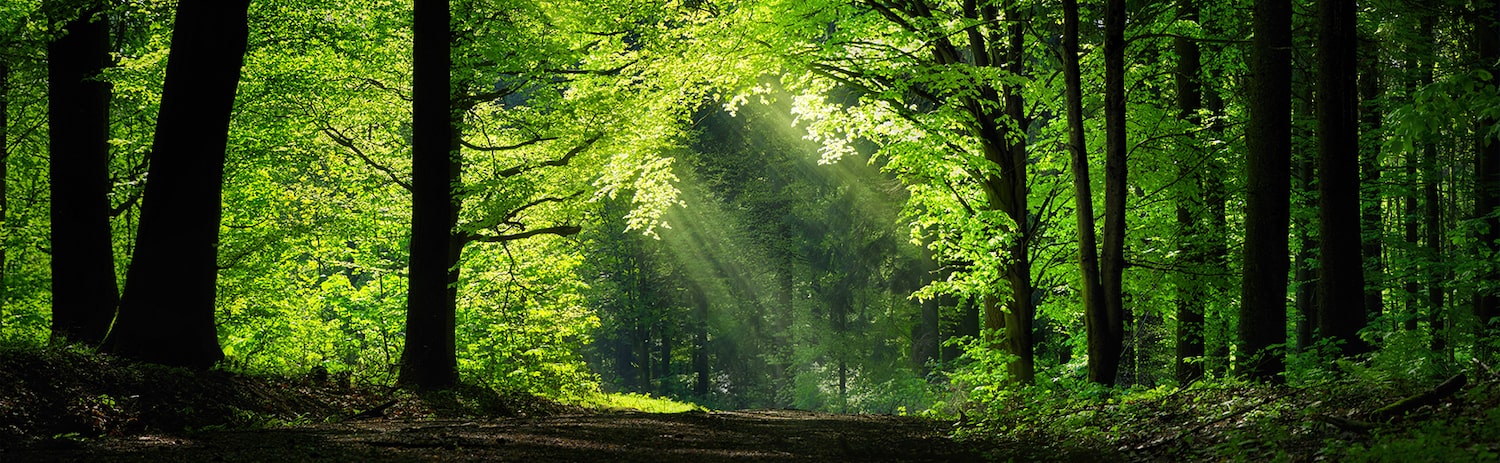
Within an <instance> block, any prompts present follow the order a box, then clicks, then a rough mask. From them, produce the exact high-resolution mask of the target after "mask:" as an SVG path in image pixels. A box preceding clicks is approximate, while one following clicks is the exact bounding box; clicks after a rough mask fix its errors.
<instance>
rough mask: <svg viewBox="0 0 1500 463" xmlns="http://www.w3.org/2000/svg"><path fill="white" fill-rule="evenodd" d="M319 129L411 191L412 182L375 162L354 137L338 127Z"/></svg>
mask: <svg viewBox="0 0 1500 463" xmlns="http://www.w3.org/2000/svg"><path fill="white" fill-rule="evenodd" d="M319 130H321V131H322V132H323V134H324V135H327V136H328V138H330V139H332V140H333V142H334V143H338V144H339V145H340V146H343V147H345V148H348V149H349V151H352V152H354V155H355V156H357V157H359V159H360V160H361V161H364V162H365V164H369V165H370V167H373V168H375V170H378V171H381V172H384V173H385V175H386V176H389V177H390V178H391V181H393V182H396V184H397V185H401V188H405V189H406V191H407V192H411V182H407V181H404V180H401V176H400V174H398V173H397V172H396V171H395V170H392V169H391V168H389V167H386V166H383V165H380V163H378V162H375V160H374V159H370V156H369V155H366V154H365V151H364V150H362V149H359V146H358V145H355V144H354V139H352V138H349V137H348V136H346V135H344V133H343V132H340V131H339V130H338V129H335V128H333V127H323V128H322V129H319Z"/></svg>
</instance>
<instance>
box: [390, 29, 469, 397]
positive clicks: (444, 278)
mask: <svg viewBox="0 0 1500 463" xmlns="http://www.w3.org/2000/svg"><path fill="white" fill-rule="evenodd" d="M448 7H449V5H448V0H417V1H416V3H415V4H414V6H413V11H412V15H413V20H412V53H413V57H412V68H413V75H412V189H411V192H412V219H411V244H410V246H411V248H410V250H411V251H410V253H411V262H410V264H409V270H408V272H407V273H408V275H409V277H408V278H409V283H408V286H407V299H406V348H405V350H404V351H402V353H401V375H400V382H401V383H402V384H405V385H408V386H412V387H416V388H418V389H444V388H448V387H451V386H452V385H453V384H454V383H455V382H456V381H457V380H458V365H457V359H456V357H455V355H456V354H455V351H454V349H455V347H456V346H455V345H454V331H453V330H454V323H455V321H454V317H455V310H454V307H453V306H452V301H453V300H454V294H450V292H452V291H457V288H456V287H450V285H449V284H448V280H449V273H450V272H457V271H458V268H457V266H456V265H455V264H456V262H455V261H456V260H457V259H456V257H457V256H456V255H455V254H456V252H454V250H453V249H451V248H452V244H453V241H454V240H452V234H453V233H454V227H455V225H456V224H457V222H458V205H457V204H456V203H455V201H454V191H453V179H454V178H455V177H457V176H458V173H457V172H456V171H457V169H458V168H459V161H458V155H459V153H458V146H457V143H456V137H455V136H454V131H455V129H454V123H453V119H454V115H453V113H452V98H453V97H452V89H451V86H450V83H451V82H450V79H451V77H450V75H449V72H450V68H451V67H452V57H451V56H450V55H449V43H450V42H449V40H450V34H451V32H450V30H449V27H450V26H449V18H450V17H451V12H450V11H449V9H448Z"/></svg>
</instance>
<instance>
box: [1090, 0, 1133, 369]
mask: <svg viewBox="0 0 1500 463" xmlns="http://www.w3.org/2000/svg"><path fill="white" fill-rule="evenodd" d="M1125 117H1126V116H1125V0H1107V1H1106V2H1105V3H1104V249H1103V256H1102V258H1103V261H1102V262H1101V263H1100V270H1101V272H1102V275H1100V277H1101V280H1102V281H1101V282H1102V286H1103V288H1104V308H1105V312H1106V313H1105V319H1104V321H1105V323H1106V325H1105V329H1104V330H1103V332H1101V333H1099V334H1101V335H1103V339H1100V340H1099V341H1098V342H1099V343H1100V344H1101V345H1100V346H1099V353H1100V355H1102V357H1101V358H1099V359H1097V362H1098V363H1097V367H1095V365H1096V364H1095V361H1096V360H1095V358H1094V356H1093V353H1092V352H1091V353H1090V354H1089V379H1092V380H1093V381H1094V382H1097V383H1102V384H1114V383H1115V376H1116V374H1117V373H1119V369H1120V354H1121V353H1122V352H1123V343H1124V342H1125V318H1126V312H1125V294H1124V291H1125V286H1124V280H1125V186H1126V185H1125V184H1126V179H1127V175H1126V174H1127V171H1126V169H1127V163H1126V159H1125V158H1126V156H1127V154H1128V153H1127V152H1126V151H1127V149H1126V145H1125V130H1126V126H1125ZM1089 342H1090V343H1093V342H1095V341H1093V340H1092V339H1091V340H1090V341H1089Z"/></svg>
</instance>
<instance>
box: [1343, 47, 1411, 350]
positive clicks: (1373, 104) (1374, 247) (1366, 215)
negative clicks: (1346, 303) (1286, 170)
mask: <svg viewBox="0 0 1500 463" xmlns="http://www.w3.org/2000/svg"><path fill="white" fill-rule="evenodd" d="M1351 28H1352V26H1351ZM1355 35H1356V36H1357V34H1355ZM1355 40H1356V41H1357V40H1358V39H1357V38H1356V39H1355ZM1370 43H1372V44H1373V43H1375V42H1370ZM1361 51H1362V52H1363V54H1364V56H1363V57H1362V58H1359V59H1358V61H1359V69H1361V71H1360V72H1361V75H1360V76H1359V77H1358V81H1359V96H1358V99H1357V100H1356V102H1355V104H1354V107H1355V109H1356V110H1357V111H1358V115H1357V117H1358V119H1357V120H1358V124H1357V125H1356V131H1357V132H1356V133H1357V135H1355V137H1356V139H1357V140H1358V141H1359V146H1358V149H1357V151H1358V153H1359V170H1360V173H1361V174H1362V177H1361V180H1360V188H1359V194H1360V196H1361V199H1360V202H1361V205H1360V206H1361V217H1360V221H1361V227H1362V233H1363V236H1362V238H1363V240H1362V241H1363V244H1362V245H1361V246H1360V252H1361V254H1362V256H1361V257H1362V259H1363V260H1364V263H1363V267H1364V275H1365V282H1364V283H1365V288H1364V289H1365V319H1366V320H1367V321H1368V320H1375V319H1376V317H1379V316H1380V315H1381V314H1383V313H1385V298H1384V296H1383V295H1384V293H1385V291H1384V289H1385V276H1384V275H1385V263H1384V262H1383V261H1382V257H1383V255H1384V247H1385V223H1384V213H1383V212H1382V210H1383V208H1382V206H1381V188H1380V176H1381V165H1380V156H1381V153H1380V151H1381V146H1380V145H1381V143H1380V140H1381V128H1380V125H1381V118H1382V117H1383V112H1382V111H1381V108H1380V105H1381V102H1380V99H1381V98H1382V96H1383V93H1384V90H1383V89H1382V86H1381V85H1382V83H1381V79H1382V77H1381V72H1380V70H1381V68H1383V67H1384V66H1385V64H1384V63H1382V62H1380V47H1379V46H1378V44H1377V45H1376V46H1369V47H1365V49H1364V50H1361ZM1349 53H1350V54H1352V55H1356V56H1358V53H1354V52H1353V51H1350V52H1349ZM1340 72H1348V70H1341V71H1340ZM1406 198H1407V199H1408V200H1410V201H1412V202H1415V199H1414V198H1412V195H1406ZM1413 207H1415V206H1413ZM1408 223H1410V222H1408ZM1414 225H1415V224H1411V225H1409V227H1410V226H1414ZM1412 234H1413V235H1415V234H1416V232H1415V231H1413V232H1412ZM1413 320H1415V319H1413Z"/></svg>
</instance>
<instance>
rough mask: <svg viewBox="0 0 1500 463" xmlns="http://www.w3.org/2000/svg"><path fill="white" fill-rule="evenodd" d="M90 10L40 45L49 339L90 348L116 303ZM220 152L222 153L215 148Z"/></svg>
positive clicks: (106, 92)
mask: <svg viewBox="0 0 1500 463" xmlns="http://www.w3.org/2000/svg"><path fill="white" fill-rule="evenodd" d="M101 11H102V10H101V8H99V7H98V6H94V7H91V8H86V9H84V10H83V11H82V12H79V13H78V17H76V18H71V19H70V20H69V21H68V23H67V26H66V32H65V33H64V34H63V35H62V36H61V37H58V38H57V39H56V40H54V41H52V43H50V44H48V45H47V82H48V88H47V93H48V99H47V103H48V104H47V112H48V114H47V115H48V117H47V125H48V127H50V134H49V135H50V136H49V143H50V146H51V151H52V160H51V162H50V163H49V168H48V170H49V172H50V177H51V182H52V275H53V280H52V335H53V336H54V337H55V338H57V339H60V340H67V341H71V342H77V343H82V344H88V345H97V344H98V343H99V342H100V341H103V340H104V336H105V334H106V333H108V332H109V326H110V323H112V322H113V321H114V318H115V306H116V304H118V303H119V289H118V288H117V287H116V282H115V260H114V258H115V253H114V247H113V241H112V240H111V238H110V224H109V209H110V205H109V192H110V189H111V185H110V181H109V98H110V85H109V83H107V82H104V81H103V80H99V79H98V78H97V77H98V76H99V73H100V71H103V70H104V68H106V67H108V66H109V65H110V58H109V20H108V18H107V17H106V16H105V15H104V14H102V13H101ZM220 151H222V149H221V150H220Z"/></svg>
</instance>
